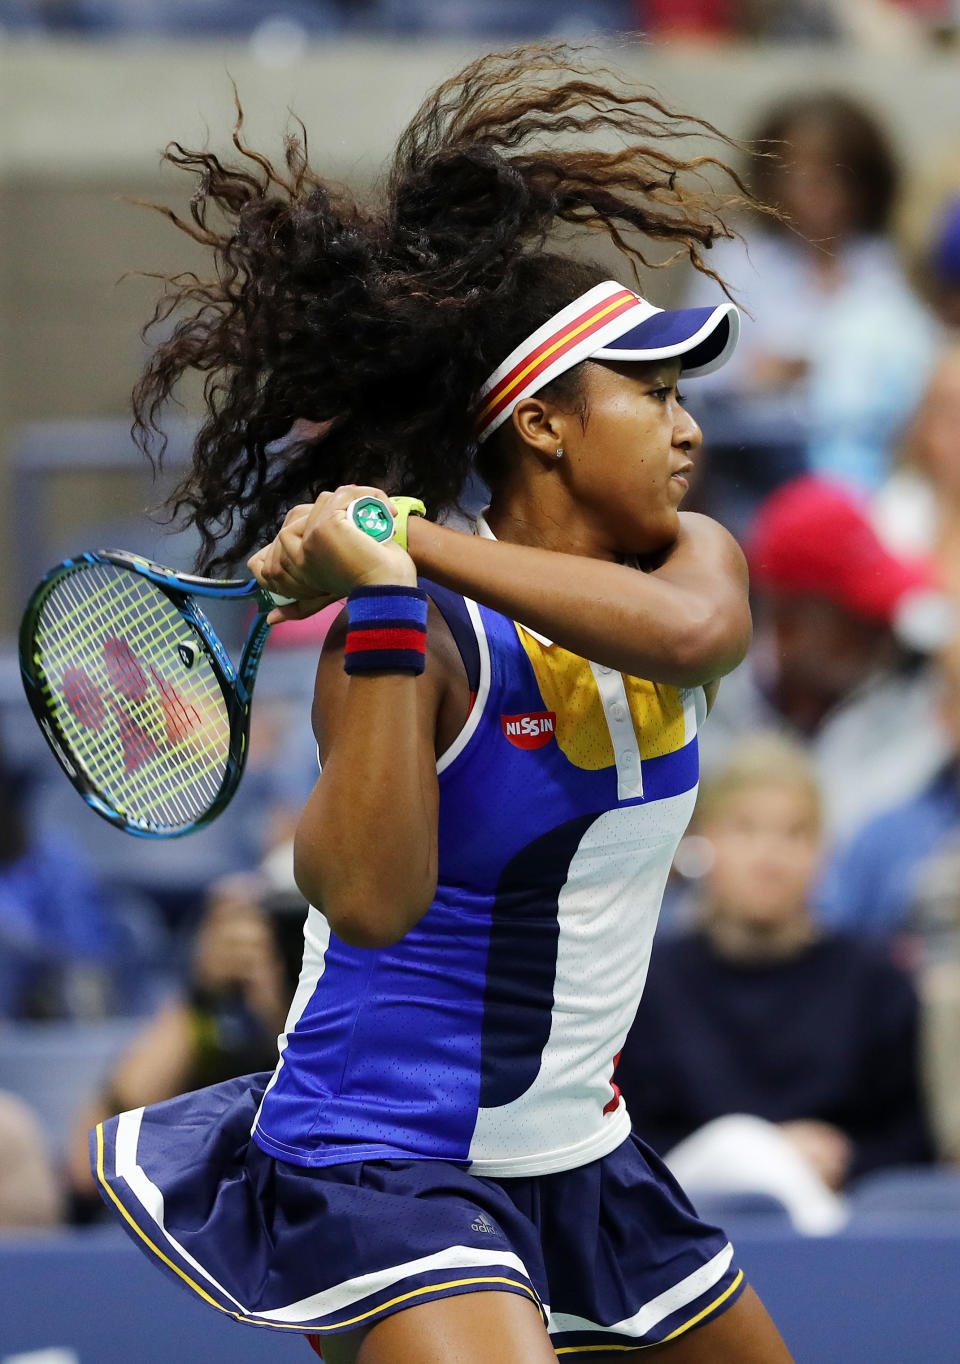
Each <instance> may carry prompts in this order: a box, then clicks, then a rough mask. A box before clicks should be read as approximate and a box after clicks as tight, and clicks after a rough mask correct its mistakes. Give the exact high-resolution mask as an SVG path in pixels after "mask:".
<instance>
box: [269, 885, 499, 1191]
mask: <svg viewBox="0 0 960 1364" xmlns="http://www.w3.org/2000/svg"><path fill="white" fill-rule="evenodd" d="M489 907H490V897H488V896H480V897H475V896H470V895H468V894H464V895H461V896H456V897H454V896H453V895H451V896H450V897H449V901H448V903H447V904H442V905H441V904H438V903H436V902H435V903H434V904H433V906H432V907H431V908H430V909H429V910H428V911H427V913H426V914H425V915H424V917H423V918H422V919H421V920H420V922H419V923H418V924H416V926H415V927H414V928H412V929H411V930H410V932H409V933H407V934H406V936H405V937H404V938H402V939H401V940H400V941H399V942H397V943H394V944H393V945H392V946H390V947H383V948H378V949H369V948H356V947H350V946H348V945H347V944H345V943H343V942H341V941H340V940H339V939H338V938H336V937H335V936H331V939H330V944H329V947H328V949H327V953H326V958H325V969H324V973H323V975H322V976H321V977H320V979H319V981H318V982H317V986H316V988H315V990H314V992H313V996H312V998H311V999H310V1001H309V1003H308V1005H307V1007H306V1009H305V1010H304V1013H303V1016H302V1017H301V1019H300V1020H299V1022H298V1023H297V1026H296V1028H295V1030H294V1032H293V1034H292V1035H291V1036H290V1037H289V1040H288V1043H287V1048H286V1050H285V1052H284V1064H283V1066H282V1067H281V1069H280V1073H279V1075H278V1077H277V1082H276V1084H275V1085H274V1086H273V1088H272V1089H271V1090H270V1092H269V1094H268V1095H267V1097H266V1099H265V1101H264V1106H263V1112H262V1115H261V1119H260V1123H259V1124H258V1127H257V1130H256V1138H257V1143H258V1145H260V1146H261V1148H262V1149H264V1150H266V1151H268V1152H269V1153H270V1154H271V1155H275V1156H278V1157H279V1158H280V1159H284V1160H290V1161H293V1162H294V1164H304V1165H326V1164H336V1163H338V1162H340V1161H343V1160H348V1159H353V1160H372V1159H378V1158H382V1159H387V1158H389V1157H391V1156H403V1155H410V1156H416V1157H421V1158H431V1157H433V1158H436V1159H444V1160H457V1159H461V1160H465V1159H467V1152H468V1150H469V1144H470V1139H471V1137H472V1135H473V1129H474V1126H475V1123H476V1113H477V1092H478V1088H479V1071H480V1034H481V1026H482V1011H483V990H484V983H485V972H486V960H487V946H488V934H489ZM348 1150H349V1154H346V1152H347V1151H348Z"/></svg>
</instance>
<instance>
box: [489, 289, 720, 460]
mask: <svg viewBox="0 0 960 1364" xmlns="http://www.w3.org/2000/svg"><path fill="white" fill-rule="evenodd" d="M739 336H740V313H739V312H738V310H737V308H736V307H735V306H734V304H732V303H720V304H718V305H717V306H716V307H713V308H655V307H654V305H653V304H652V303H648V302H647V300H646V299H645V298H641V297H640V295H639V294H636V293H634V291H633V290H632V289H627V288H626V287H625V286H624V285H622V284H619V283H617V281H616V280H612V279H610V280H605V281H604V283H603V284H597V285H595V286H594V288H592V289H589V290H588V291H587V292H586V293H585V294H581V295H580V297H579V298H576V299H574V301H573V302H572V303H569V304H568V305H567V306H566V307H565V308H562V309H561V310H560V312H558V313H556V314H555V315H554V316H553V317H551V318H550V319H549V320H548V321H547V322H545V323H544V324H543V326H542V327H538V328H537V330H536V331H535V332H533V333H532V334H531V335H530V336H528V337H527V338H526V340H525V341H522V342H521V343H520V345H519V346H517V347H516V348H515V349H514V350H512V351H511V352H510V354H509V355H508V356H507V358H506V359H505V360H504V361H503V363H502V364H501V365H498V366H497V368H496V369H495V370H494V371H493V373H492V374H491V375H490V378H489V379H488V380H487V382H486V383H485V384H484V385H483V387H482V388H481V390H480V392H479V394H478V395H477V439H478V440H479V441H485V440H487V439H488V437H490V436H492V435H493V433H494V431H496V430H497V428H498V427H500V426H502V424H503V423H504V422H505V421H506V420H507V418H508V417H509V416H510V414H511V413H512V412H513V409H514V408H515V407H516V405H517V403H519V402H522V401H523V399H524V398H530V397H532V396H533V394H534V393H537V392H538V391H539V390H540V389H541V388H543V387H545V385H547V384H549V383H550V382H551V381H552V380H553V379H556V378H557V377H558V375H560V374H563V373H564V371H565V370H568V369H572V368H573V366H574V365H579V364H580V362H581V361H582V360H613V361H618V362H620V363H624V362H628V361H639V362H641V363H649V362H650V361H651V360H665V359H669V358H672V357H673V356H680V357H682V360H683V372H684V374H686V375H688V376H696V375H698V374H709V373H710V372H711V370H715V369H719V368H720V366H721V365H722V364H724V363H725V362H726V361H727V360H728V359H729V358H730V356H731V355H732V354H733V351H734V348H735V346H736V344H737V341H738V339H739Z"/></svg>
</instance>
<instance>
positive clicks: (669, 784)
mask: <svg viewBox="0 0 960 1364" xmlns="http://www.w3.org/2000/svg"><path fill="white" fill-rule="evenodd" d="M640 770H641V773H642V775H643V797H642V799H643V800H644V801H650V800H667V799H668V798H669V797H670V796H681V795H683V793H684V792H685V791H692V790H693V788H694V787H695V786H696V784H697V782H698V781H699V780H700V749H699V746H698V744H697V736H696V735H694V736H693V738H692V739H691V740H690V742H689V743H688V744H684V746H683V748H678V749H677V750H676V751H675V752H673V753H664V754H663V755H662V756H661V757H659V758H644V760H643V762H642V764H641V769H640ZM633 803H634V802H632V801H624V804H625V805H628V804H633Z"/></svg>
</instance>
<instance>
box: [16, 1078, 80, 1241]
mask: <svg viewBox="0 0 960 1364" xmlns="http://www.w3.org/2000/svg"><path fill="white" fill-rule="evenodd" d="M0 1150H2V1151H3V1161H2V1162H0V1235H2V1234H3V1233H4V1232H21V1231H27V1230H29V1231H38V1230H41V1229H45V1228H48V1227H53V1226H56V1225H57V1224H58V1223H59V1222H62V1221H63V1213H64V1196H63V1189H62V1188H61V1186H60V1183H59V1181H58V1179H57V1176H56V1174H55V1172H54V1169H53V1166H52V1164H51V1162H50V1160H49V1159H48V1157H47V1155H46V1147H45V1143H44V1138H43V1130H42V1128H41V1126H40V1123H39V1121H38V1120H37V1117H36V1115H35V1114H34V1113H33V1112H32V1111H31V1109H30V1108H28V1106H27V1105H26V1104H25V1103H24V1102H23V1100H22V1099H18V1098H16V1097H15V1096H14V1095H13V1094H6V1093H4V1092H3V1091H2V1090H0Z"/></svg>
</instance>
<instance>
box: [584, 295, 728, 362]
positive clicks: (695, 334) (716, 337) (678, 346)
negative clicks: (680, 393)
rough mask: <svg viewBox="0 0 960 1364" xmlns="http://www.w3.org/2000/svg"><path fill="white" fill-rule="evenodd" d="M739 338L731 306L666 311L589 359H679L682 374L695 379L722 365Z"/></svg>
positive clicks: (621, 360)
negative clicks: (677, 357)
mask: <svg viewBox="0 0 960 1364" xmlns="http://www.w3.org/2000/svg"><path fill="white" fill-rule="evenodd" d="M739 337H740V314H739V312H738V310H737V309H736V307H735V306H734V305H733V304H732V303H721V304H719V305H718V306H716V307H714V308H672V309H671V308H668V309H665V310H664V311H662V312H658V313H654V314H653V316H652V317H648V318H646V319H645V320H644V321H643V322H641V323H640V324H639V326H635V327H631V328H630V329H629V330H627V331H625V332H624V333H623V335H622V336H618V337H616V338H615V339H613V340H608V341H607V342H606V344H605V345H603V346H600V347H599V348H598V349H597V350H596V351H594V352H593V353H592V354H591V355H590V357H589V358H590V359H591V360H612V361H615V362H617V363H621V364H622V363H630V362H633V363H637V364H649V363H650V361H652V360H666V359H673V358H674V357H676V356H679V357H680V358H681V360H682V362H683V364H682V368H683V372H684V374H686V375H688V376H690V377H695V376H697V375H700V374H710V373H712V372H713V370H716V369H719V368H720V366H721V365H723V364H725V363H726V361H727V360H728V359H729V358H730V356H731V355H732V354H733V351H734V349H735V348H736V344H737V341H738V339H739Z"/></svg>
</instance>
